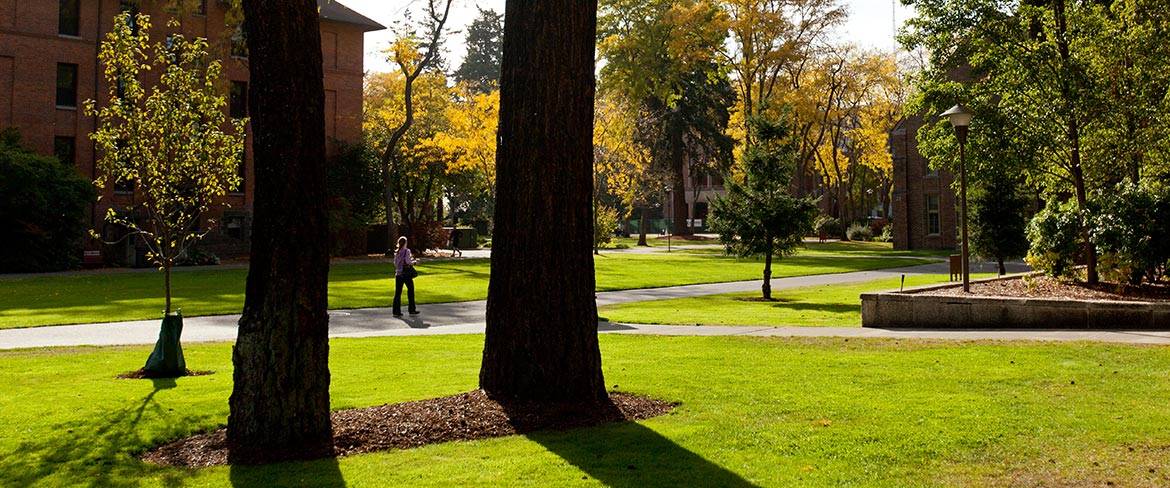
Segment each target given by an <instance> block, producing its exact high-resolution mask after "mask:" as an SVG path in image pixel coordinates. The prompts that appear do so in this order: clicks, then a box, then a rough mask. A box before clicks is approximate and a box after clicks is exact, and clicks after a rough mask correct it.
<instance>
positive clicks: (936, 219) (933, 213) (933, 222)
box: [924, 193, 942, 236]
mask: <svg viewBox="0 0 1170 488" xmlns="http://www.w3.org/2000/svg"><path fill="white" fill-rule="evenodd" d="M932 200H933V203H934V206H933V208H931V203H932ZM924 202H925V208H926V235H928V236H937V235H942V213H941V212H940V207H941V206H942V205H941V203H942V202H941V201H940V199H939V196H938V194H937V193H928V194H926V195H925V199H924Z"/></svg>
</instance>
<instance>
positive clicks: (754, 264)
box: [0, 253, 924, 329]
mask: <svg viewBox="0 0 1170 488" xmlns="http://www.w3.org/2000/svg"><path fill="white" fill-rule="evenodd" d="M595 262H596V270H597V289H598V290H603V291H607V290H625V289H634V288H651V287H662V286H674V285H686V284H694V283H715V282H723V281H736V280H751V279H759V278H760V274H761V273H762V270H763V266H762V264H761V263H760V262H759V261H756V260H737V259H734V258H728V257H716V256H694V255H682V254H668V255H657V254H653V255H638V254H618V253H615V254H605V255H603V256H601V257H599V258H597V259H596V260H595ZM922 262H924V261H922V260H915V259H896V260H894V259H879V258H869V257H849V258H832V257H824V256H820V257H818V256H808V257H793V258H789V259H785V260H783V261H781V262H780V264H779V265H774V270H775V271H774V273H775V274H774V276H777V277H779V276H796V275H810V274H822V273H840V272H847V271H858V270H868V269H878V268H887V267H894V266H907V265H912V264H917V263H922ZM419 270H420V272H421V273H422V275H421V276H420V277H419V278H417V279H416V280H415V285H416V290H417V299H418V301H419V302H420V303H441V302H457V301H467V300H482V299H484V298H486V297H487V284H488V276H489V261H488V260H487V259H470V260H428V261H424V262H423V264H421V265H420V266H419ZM246 276H247V270H245V269H231V268H188V269H181V270H179V271H178V272H176V273H175V274H174V276H173V279H172V286H173V296H174V306H175V307H177V308H182V309H183V313H184V314H185V315H187V316H192V317H193V316H200V315H220V314H232V313H240V311H241V310H242V309H243V304H244V281H245V278H246ZM162 279H163V277H162V273H161V272H109V273H97V274H86V273H73V274H60V275H53V276H47V277H33V278H5V279H0V286H2V287H3V289H4V293H0V329H3V328H14V327H35V326H44V325H60V324H82V323H94V322H116V321H125V320H147V319H156V318H159V317H160V316H161V313H162V309H163V302H164V300H163V286H162ZM329 281H330V285H329V306H330V308H335V309H338V308H365V307H388V306H390V302H391V300H392V299H393V294H394V271H393V267H392V266H391V265H390V264H389V263H388V262H385V261H370V262H358V263H345V264H335V265H333V266H332V267H331V268H330V272H329Z"/></svg>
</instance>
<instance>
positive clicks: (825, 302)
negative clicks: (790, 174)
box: [597, 273, 995, 327]
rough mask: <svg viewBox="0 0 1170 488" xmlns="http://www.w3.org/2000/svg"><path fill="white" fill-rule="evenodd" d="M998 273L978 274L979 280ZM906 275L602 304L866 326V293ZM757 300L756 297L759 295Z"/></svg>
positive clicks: (668, 313) (671, 315)
mask: <svg viewBox="0 0 1170 488" xmlns="http://www.w3.org/2000/svg"><path fill="white" fill-rule="evenodd" d="M991 276H995V275H994V274H991V273H988V274H975V275H972V278H973V279H978V278H986V277H991ZM948 278H949V277H948V276H947V275H907V276H906V277H905V286H906V287H907V288H910V287H915V286H923V285H933V284H943V283H948V282H949V280H948ZM901 284H902V281H901V279H900V278H885V279H880V280H872V281H861V282H856V283H839V284H831V285H817V286H807V287H800V288H787V289H775V288H773V289H772V298H773V299H775V301H772V302H764V301H758V299H759V298H760V292H759V291H751V292H739V293H723V294H718V295H705V296H700V297H691V298H675V299H669V300H654V301H645V302H631V303H621V304H615V305H606V306H603V307H598V310H597V313H598V315H600V316H601V317H602V318H603V319H605V320H608V321H610V322H619V323H630V324H662V325H667V324H668V325H682V324H702V325H760V326H776V327H780V326H811V327H861V297H860V295H861V294H862V293H870V292H876V291H886V290H897V289H898V288H899V286H901ZM753 299H756V300H753Z"/></svg>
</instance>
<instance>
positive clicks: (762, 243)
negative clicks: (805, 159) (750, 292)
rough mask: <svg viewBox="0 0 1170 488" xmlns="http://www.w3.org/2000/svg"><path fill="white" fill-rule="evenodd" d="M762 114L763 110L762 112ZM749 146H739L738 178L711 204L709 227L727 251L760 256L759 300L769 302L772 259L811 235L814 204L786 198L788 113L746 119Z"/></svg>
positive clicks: (790, 154) (791, 151)
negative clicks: (762, 267) (776, 117)
mask: <svg viewBox="0 0 1170 488" xmlns="http://www.w3.org/2000/svg"><path fill="white" fill-rule="evenodd" d="M760 112H761V113H764V112H766V110H761V111H760ZM748 130H749V132H750V134H751V141H752V142H751V143H750V144H748V145H747V146H746V147H744V150H743V157H742V158H741V161H740V163H741V164H740V166H739V167H738V168H736V169H739V170H741V171H742V173H741V174H739V175H736V176H737V177H738V178H727V180H726V185H727V196H726V197H721V198H718V199H716V200H715V201H713V202H711V219H710V220H711V229H712V230H714V231H715V232H718V233H719V240H720V241H721V242H723V244H724V245H725V246H727V252H728V253H735V254H736V255H739V256H761V255H762V256H764V285H763V287H762V291H763V298H764V299H765V300H771V299H772V257H773V256H776V257H783V256H787V255H789V254H792V253H793V252H794V251H796V248H797V247H799V246H800V245H801V243H802V242H803V239H804V236H806V235H808V234H810V233H812V230H813V221H814V219H816V217H817V206H816V203H814V202H813V201H812V200H810V199H807V198H799V199H798V198H793V197H792V196H791V195H789V194H788V190H787V188H788V182H789V181H790V179H791V173H792V168H793V166H794V165H795V163H796V159H797V158H798V157H799V151H798V146H797V141H796V139H795V137H794V134H793V132H794V131H793V126H792V121H791V115H790V114H789V113H788V112H787V111H785V112H784V114H783V115H782V117H781V118H780V119H779V120H770V119H768V118H765V117H762V116H753V117H750V118H749V119H748Z"/></svg>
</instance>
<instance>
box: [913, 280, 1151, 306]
mask: <svg viewBox="0 0 1170 488" xmlns="http://www.w3.org/2000/svg"><path fill="white" fill-rule="evenodd" d="M1029 280H1030V281H1031V285H1030V286H1029V283H1028V281H1026V280H1024V279H1018V278H1017V279H1004V280H994V281H985V282H973V283H971V293H972V294H974V295H981V296H995V297H1017V298H1024V297H1026V298H1044V299H1056V300H1061V299H1070V300H1120V301H1139V302H1166V301H1170V285H1166V284H1149V283H1143V284H1142V285H1141V286H1133V285H1128V284H1118V283H1099V284H1097V285H1092V286H1090V285H1088V284H1085V283H1082V282H1076V281H1066V280H1056V279H1052V278H1049V277H1047V276H1037V277H1034V278H1030V279H1029ZM916 293H917V294H920V295H943V296H960V295H963V287H962V286H958V285H956V286H953V287H948V288H939V289H935V290H927V291H921V292H916Z"/></svg>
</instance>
